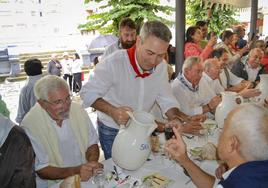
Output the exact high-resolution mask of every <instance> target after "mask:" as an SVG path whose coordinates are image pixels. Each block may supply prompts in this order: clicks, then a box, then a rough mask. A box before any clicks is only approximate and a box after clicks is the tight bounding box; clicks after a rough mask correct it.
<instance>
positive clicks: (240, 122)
mask: <svg viewBox="0 0 268 188" xmlns="http://www.w3.org/2000/svg"><path fill="white" fill-rule="evenodd" d="M228 118H230V119H229V120H230V121H229V123H230V126H229V127H228V128H229V131H230V133H231V134H233V135H235V136H236V137H237V138H238V140H239V144H240V154H241V155H242V157H243V158H244V159H246V160H248V161H253V160H267V159H268V110H267V109H266V108H264V107H263V106H259V105H257V104H243V105H240V106H239V107H238V108H236V109H235V110H234V111H233V113H230V115H229V116H228Z"/></svg>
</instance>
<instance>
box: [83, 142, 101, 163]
mask: <svg viewBox="0 0 268 188" xmlns="http://www.w3.org/2000/svg"><path fill="white" fill-rule="evenodd" d="M99 157H100V152H99V146H98V144H94V145H92V146H90V147H89V148H88V149H87V151H86V159H87V161H88V162H90V161H97V162H98V160H99Z"/></svg>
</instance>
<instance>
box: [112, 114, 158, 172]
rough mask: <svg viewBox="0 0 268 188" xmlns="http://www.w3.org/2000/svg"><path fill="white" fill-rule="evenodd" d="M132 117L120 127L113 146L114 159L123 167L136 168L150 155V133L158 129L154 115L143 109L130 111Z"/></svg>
mask: <svg viewBox="0 0 268 188" xmlns="http://www.w3.org/2000/svg"><path fill="white" fill-rule="evenodd" d="M128 114H129V116H130V119H129V121H128V123H127V126H126V127H125V128H122V126H121V128H120V130H119V132H118V134H117V135H116V137H115V140H114V143H113V147H112V158H113V161H114V162H115V163H116V164H117V165H118V166H120V167H121V168H124V169H127V170H136V169H138V168H140V167H141V166H142V165H143V163H144V162H145V161H146V160H147V158H148V156H149V155H150V152H151V148H150V139H149V138H150V135H151V134H152V132H153V131H154V130H155V129H156V127H157V124H156V123H155V121H154V116H153V115H151V114H149V113H147V112H143V111H134V112H133V113H132V112H128Z"/></svg>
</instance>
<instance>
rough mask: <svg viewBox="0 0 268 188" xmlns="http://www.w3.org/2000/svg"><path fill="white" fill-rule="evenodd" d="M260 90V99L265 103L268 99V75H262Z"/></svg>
mask: <svg viewBox="0 0 268 188" xmlns="http://www.w3.org/2000/svg"><path fill="white" fill-rule="evenodd" d="M258 88H259V89H260V91H261V95H260V96H259V97H258V98H259V99H260V100H262V101H263V100H264V99H265V98H266V97H268V74H261V75H260V83H259V85H258Z"/></svg>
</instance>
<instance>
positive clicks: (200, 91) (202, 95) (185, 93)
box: [171, 56, 221, 115]
mask: <svg viewBox="0 0 268 188" xmlns="http://www.w3.org/2000/svg"><path fill="white" fill-rule="evenodd" d="M202 72H203V68H202V65H201V59H200V58H199V57H195V56H192V57H188V58H187V59H186V60H185V61H184V64H183V67H182V74H181V75H179V76H178V77H177V78H176V79H175V80H174V81H173V82H172V84H171V86H172V90H173V94H174V96H175V97H176V99H177V100H178V102H179V104H180V107H181V108H180V109H181V111H182V112H183V113H185V114H187V115H196V114H205V113H207V112H214V111H215V109H216V107H217V106H218V104H219V103H220V102H221V98H220V96H215V94H214V93H213V91H211V89H210V87H209V86H208V84H206V83H204V82H203V83H202V84H201V83H200V79H201V77H202Z"/></svg>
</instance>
